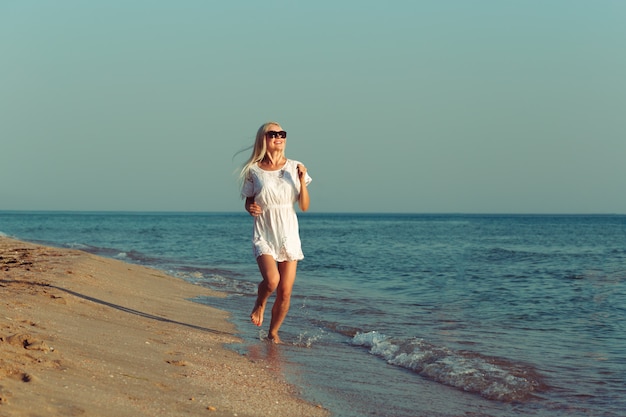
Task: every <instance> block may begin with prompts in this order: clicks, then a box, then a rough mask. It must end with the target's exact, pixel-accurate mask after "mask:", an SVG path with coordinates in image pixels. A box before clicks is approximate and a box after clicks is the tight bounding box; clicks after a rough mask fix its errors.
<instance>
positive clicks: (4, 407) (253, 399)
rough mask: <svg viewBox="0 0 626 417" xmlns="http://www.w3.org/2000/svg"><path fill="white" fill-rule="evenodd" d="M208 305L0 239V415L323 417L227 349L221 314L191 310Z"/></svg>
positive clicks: (166, 279) (138, 269) (117, 265)
mask: <svg viewBox="0 0 626 417" xmlns="http://www.w3.org/2000/svg"><path fill="white" fill-rule="evenodd" d="M206 295H212V296H220V294H217V293H214V292H211V291H210V290H208V289H206V288H203V287H200V286H196V285H193V284H190V283H187V282H185V281H183V280H180V279H177V278H173V277H170V276H168V275H166V274H164V273H162V272H160V271H157V270H154V269H150V268H146V267H142V266H138V265H133V264H127V263H124V262H120V261H117V260H113V259H107V258H101V257H98V256H95V255H91V254H88V253H85V252H81V251H75V250H67V249H59V248H52V247H45V246H40V245H35V244H30V243H25V242H21V241H17V240H13V239H8V238H5V237H0V416H1V417H5V416H7V417H8V416H12V417H14V416H17V417H20V416H29V417H31V416H64V417H69V416H83V415H84V416H107V417H108V416H110V417H123V416H129V417H130V416H133V417H135V416H181V415H185V416H216V417H217V416H239V417H245V416H289V417H293V416H312V417H314V416H327V415H328V414H329V413H328V412H327V411H326V410H325V409H324V408H323V407H322V406H320V405H314V404H309V403H306V402H305V401H303V400H301V399H300V398H299V397H298V392H297V390H296V389H295V387H293V386H291V385H289V384H287V383H285V382H284V380H283V379H282V377H281V375H280V372H279V371H276V367H275V366H273V364H272V362H271V360H269V358H267V357H263V355H261V356H260V357H257V356H256V355H255V356H254V357H252V356H243V355H240V354H238V353H236V352H233V351H231V350H228V349H226V348H225V347H224V344H227V343H234V342H237V338H236V337H235V336H234V335H233V332H234V328H233V326H232V325H231V324H230V323H229V322H228V321H227V317H228V316H227V313H226V312H223V311H221V310H218V309H215V308H212V307H210V306H206V305H203V304H199V303H195V302H193V301H191V300H190V299H192V298H193V297H196V296H206ZM260 343H261V344H264V342H260ZM275 349H280V347H279V346H278V347H272V346H260V349H259V350H261V351H263V352H271V351H273V350H275ZM274 353H276V352H274ZM270 354H271V353H270Z"/></svg>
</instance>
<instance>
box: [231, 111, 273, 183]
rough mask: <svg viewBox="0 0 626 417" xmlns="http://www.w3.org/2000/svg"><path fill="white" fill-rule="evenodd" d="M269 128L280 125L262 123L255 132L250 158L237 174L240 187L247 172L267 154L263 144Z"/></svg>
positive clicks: (265, 145) (265, 146)
mask: <svg viewBox="0 0 626 417" xmlns="http://www.w3.org/2000/svg"><path fill="white" fill-rule="evenodd" d="M270 126H278V127H280V123H277V122H267V123H263V124H262V125H261V127H259V130H257V132H256V140H255V141H254V145H252V146H251V147H250V148H252V155H250V158H249V159H248V160H247V161H246V162H245V163H244V164H243V166H242V167H241V171H240V172H239V181H240V183H241V185H243V183H244V181H245V180H246V178H247V177H248V172H249V171H250V168H251V167H252V165H254V164H256V163H259V162H261V161H262V160H263V158H265V154H266V153H267V144H266V142H265V134H266V133H267V132H268V131H269V130H270ZM250 148H246V149H244V150H243V151H241V152H244V151H246V150H248V149H250Z"/></svg>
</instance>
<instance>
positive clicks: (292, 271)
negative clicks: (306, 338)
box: [267, 261, 298, 343]
mask: <svg viewBox="0 0 626 417" xmlns="http://www.w3.org/2000/svg"><path fill="white" fill-rule="evenodd" d="M297 267H298V261H288V262H279V263H278V271H279V274H280V281H279V283H278V288H277V291H276V301H275V302H274V306H273V307H272V321H271V322H270V330H269V333H268V335H267V336H268V338H269V339H270V340H272V341H274V343H280V342H281V341H280V338H279V337H278V329H280V326H281V325H282V324H283V321H285V317H287V312H288V311H289V305H290V304H291V291H292V290H293V284H294V282H295V281H296V269H297Z"/></svg>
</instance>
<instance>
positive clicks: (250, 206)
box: [246, 199, 263, 217]
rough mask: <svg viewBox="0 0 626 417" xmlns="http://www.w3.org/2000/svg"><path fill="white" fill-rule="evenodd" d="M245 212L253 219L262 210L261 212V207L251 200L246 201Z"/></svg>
mask: <svg viewBox="0 0 626 417" xmlns="http://www.w3.org/2000/svg"><path fill="white" fill-rule="evenodd" d="M246 211H247V212H248V213H250V215H251V216H253V217H257V216H259V215H260V214H261V213H262V212H263V210H261V206H259V205H258V204H257V203H255V202H254V200H252V199H250V200H248V199H246Z"/></svg>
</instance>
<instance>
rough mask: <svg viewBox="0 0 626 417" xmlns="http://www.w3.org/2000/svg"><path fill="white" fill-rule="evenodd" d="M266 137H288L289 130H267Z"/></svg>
mask: <svg viewBox="0 0 626 417" xmlns="http://www.w3.org/2000/svg"><path fill="white" fill-rule="evenodd" d="M265 137H268V138H271V139H276V138H281V139H285V138H286V137H287V132H285V131H284V130H281V131H280V132H277V131H275V130H269V131H267V132H265Z"/></svg>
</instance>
